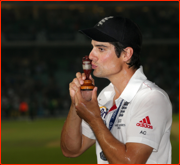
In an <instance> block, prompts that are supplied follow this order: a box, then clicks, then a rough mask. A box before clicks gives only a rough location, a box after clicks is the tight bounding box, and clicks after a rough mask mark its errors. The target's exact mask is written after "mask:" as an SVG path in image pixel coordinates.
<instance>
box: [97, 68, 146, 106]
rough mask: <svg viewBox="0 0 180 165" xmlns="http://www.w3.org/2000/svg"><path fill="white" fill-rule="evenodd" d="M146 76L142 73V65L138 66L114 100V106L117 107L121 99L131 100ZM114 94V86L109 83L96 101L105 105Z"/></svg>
mask: <svg viewBox="0 0 180 165" xmlns="http://www.w3.org/2000/svg"><path fill="white" fill-rule="evenodd" d="M146 79H147V78H146V76H145V75H144V73H143V67H142V66H140V68H139V69H137V70H136V72H135V73H134V74H133V76H132V77H131V79H130V80H129V82H128V84H127V85H126V87H125V89H124V90H123V92H122V94H121V95H120V96H119V98H118V99H116V100H115V103H116V106H117V107H118V106H119V104H120V102H121V100H122V99H123V100H125V101H127V102H131V100H132V99H133V97H134V96H135V95H136V93H137V92H138V90H139V88H140V87H141V85H142V83H143V82H144V81H145V80H146ZM114 95H115V90H114V86H113V84H112V83H110V84H109V85H108V86H107V87H106V88H105V89H104V91H102V93H101V95H99V97H98V102H99V103H100V104H101V105H106V104H108V102H111V101H112V99H113V97H114Z"/></svg>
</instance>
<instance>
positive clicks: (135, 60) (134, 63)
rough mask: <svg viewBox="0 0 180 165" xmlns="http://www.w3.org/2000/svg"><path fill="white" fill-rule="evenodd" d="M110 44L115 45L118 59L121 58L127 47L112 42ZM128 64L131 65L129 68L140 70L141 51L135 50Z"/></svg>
mask: <svg viewBox="0 0 180 165" xmlns="http://www.w3.org/2000/svg"><path fill="white" fill-rule="evenodd" d="M110 44H112V45H114V49H115V53H116V56H117V57H118V58H119V57H120V55H121V52H122V51H124V49H125V48H126V47H127V46H124V45H122V44H121V43H119V42H110ZM127 64H128V65H129V68H131V67H133V68H134V69H138V68H139V67H140V65H141V61H140V50H137V49H133V54H132V57H131V60H130V62H129V63H127Z"/></svg>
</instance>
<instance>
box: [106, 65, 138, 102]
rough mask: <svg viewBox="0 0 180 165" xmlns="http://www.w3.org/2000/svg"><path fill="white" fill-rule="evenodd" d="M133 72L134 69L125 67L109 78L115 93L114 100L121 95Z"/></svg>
mask: <svg viewBox="0 0 180 165" xmlns="http://www.w3.org/2000/svg"><path fill="white" fill-rule="evenodd" d="M135 71H136V69H133V68H128V67H126V68H123V69H122V70H121V71H120V72H119V73H117V74H116V75H113V76H111V77H110V78H109V80H110V81H111V83H112V84H113V85H114V89H115V92H116V94H115V96H114V100H115V99H117V98H118V97H119V96H120V95H121V93H122V92H123V90H124V89H125V87H126V86H127V84H128V82H129V80H130V79H131V77H132V76H133V74H134V73H135Z"/></svg>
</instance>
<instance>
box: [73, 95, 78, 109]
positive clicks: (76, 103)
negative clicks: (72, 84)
mask: <svg viewBox="0 0 180 165" xmlns="http://www.w3.org/2000/svg"><path fill="white" fill-rule="evenodd" d="M74 101H75V106H76V108H77V105H78V98H77V96H76V95H75V96H74Z"/></svg>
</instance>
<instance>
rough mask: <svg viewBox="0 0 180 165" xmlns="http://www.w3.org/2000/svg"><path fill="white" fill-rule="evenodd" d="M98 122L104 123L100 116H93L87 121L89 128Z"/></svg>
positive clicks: (95, 125)
mask: <svg viewBox="0 0 180 165" xmlns="http://www.w3.org/2000/svg"><path fill="white" fill-rule="evenodd" d="M100 123H104V122H103V120H102V118H101V116H97V117H94V118H92V119H91V120H90V121H89V122H88V124H89V125H90V127H91V128H93V127H97V125H99V124H100Z"/></svg>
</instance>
